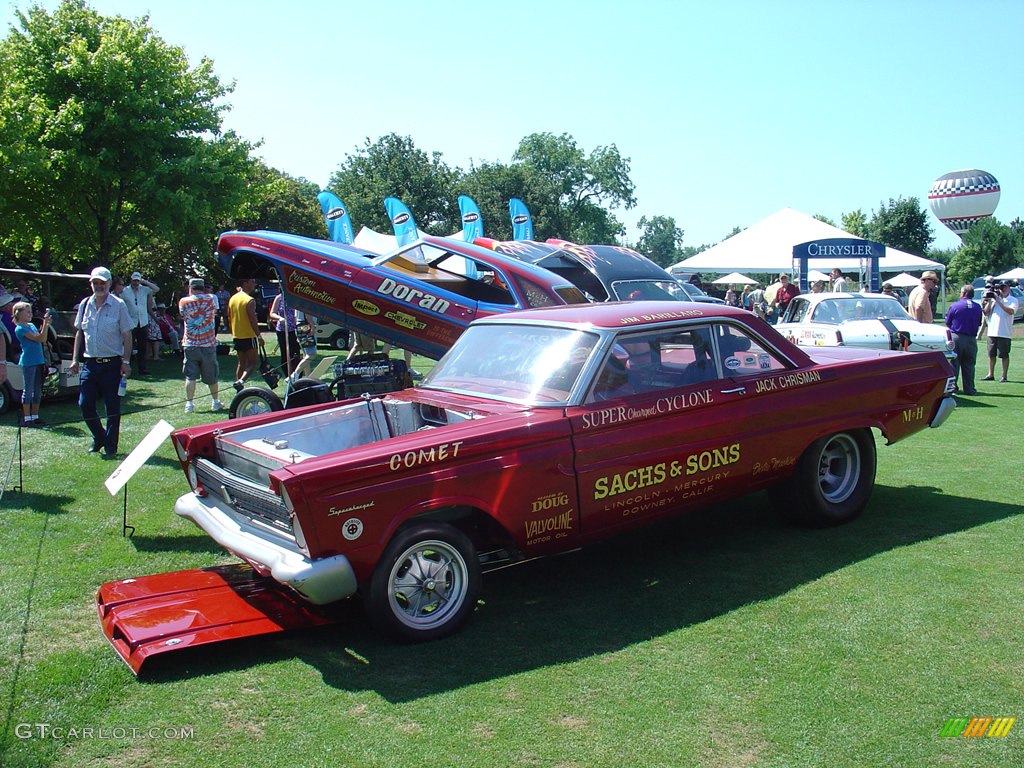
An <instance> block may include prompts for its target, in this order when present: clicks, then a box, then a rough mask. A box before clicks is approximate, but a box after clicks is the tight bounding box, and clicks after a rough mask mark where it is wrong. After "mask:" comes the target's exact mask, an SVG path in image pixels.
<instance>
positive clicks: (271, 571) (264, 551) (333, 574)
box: [174, 493, 357, 605]
mask: <svg viewBox="0 0 1024 768" xmlns="http://www.w3.org/2000/svg"><path fill="white" fill-rule="evenodd" d="M174 512H175V514H177V515H180V516H181V517H184V518H187V519H188V520H191V521H192V522H193V523H195V524H196V525H198V526H199V527H200V528H202V529H203V530H204V531H206V533H207V534H209V536H210V537H211V538H212V539H213V540H214V541H216V542H217V543H218V544H220V545H221V546H222V547H224V549H226V550H228V552H231V553H232V554H235V555H238V556H239V557H240V558H242V559H243V560H245V561H246V562H247V563H249V564H250V565H251V566H252V567H253V568H254V569H255V570H256V572H257V573H259V574H260V575H262V576H270V577H272V578H273V579H274V580H275V581H278V582H280V583H281V584H284V585H285V586H287V587H290V588H291V589H293V590H295V591H296V592H298V593H299V594H300V595H302V596H303V597H304V598H305V599H306V600H308V601H309V602H311V603H314V604H316V605H323V604H325V603H333V602H334V601H336V600H341V599H343V598H346V597H349V596H350V595H352V594H354V593H355V591H356V587H357V584H356V575H355V573H354V572H353V570H352V566H351V565H350V564H349V562H348V558H346V557H345V556H344V555H335V556H334V557H325V558H322V559H319V560H310V559H309V558H308V557H306V556H305V555H304V554H302V552H300V551H299V550H298V549H297V548H294V546H293V547H288V546H285V545H284V543H283V542H282V543H278V542H276V541H272V540H270V539H268V534H267V532H266V531H265V530H263V529H262V528H259V527H256V526H254V525H247V524H246V523H245V522H244V521H239V520H238V519H236V518H235V517H233V516H232V515H231V514H230V513H229V512H228V510H227V509H226V508H225V507H224V506H223V505H222V504H221V503H220V502H218V500H217V499H216V498H215V497H213V496H204V497H200V496H197V495H196V494H194V493H186V494H185V495H184V496H182V497H181V498H179V499H178V501H177V502H176V503H175V505H174Z"/></svg>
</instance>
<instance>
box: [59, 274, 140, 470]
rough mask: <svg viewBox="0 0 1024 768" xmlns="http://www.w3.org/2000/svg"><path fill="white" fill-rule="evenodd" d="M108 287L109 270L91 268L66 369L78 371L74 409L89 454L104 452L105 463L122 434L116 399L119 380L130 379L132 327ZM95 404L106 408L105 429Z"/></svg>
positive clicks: (119, 401) (109, 281) (118, 301)
mask: <svg viewBox="0 0 1024 768" xmlns="http://www.w3.org/2000/svg"><path fill="white" fill-rule="evenodd" d="M110 283H111V276H110V270H109V269H107V268H106V267H96V269H94V270H93V271H92V273H91V274H90V275H89V284H90V285H91V286H92V296H90V297H88V298H86V299H83V300H82V303H81V304H79V305H78V314H77V315H76V317H75V328H76V329H77V331H78V332H77V333H76V334H75V351H74V354H73V356H72V363H71V367H70V368H69V369H68V373H70V374H71V375H72V376H74V375H75V374H77V373H78V372H79V370H81V377H80V379H79V390H78V406H79V408H81V409H82V416H84V417H85V426H87V427H88V428H89V431H90V432H91V433H92V447H91V448H90V449H89V453H99V452H100V451H103V452H104V455H105V456H107V457H112V456H114V455H115V454H116V453H117V441H118V437H119V436H120V430H121V399H120V398H119V397H118V395H117V388H118V385H119V384H120V383H121V377H122V376H131V373H132V367H131V364H130V362H129V354H130V353H131V349H132V321H131V318H130V317H129V316H128V308H127V307H126V306H125V303H124V302H123V301H121V299H119V298H117V296H114V295H113V294H112V293H111V292H110ZM83 353H84V355H83ZM80 360H81V361H82V362H81V363H79V361H80ZM97 398H103V403H104V405H105V406H106V412H107V426H106V428H104V427H103V424H102V423H101V422H100V416H99V413H98V412H97V411H96V400H97Z"/></svg>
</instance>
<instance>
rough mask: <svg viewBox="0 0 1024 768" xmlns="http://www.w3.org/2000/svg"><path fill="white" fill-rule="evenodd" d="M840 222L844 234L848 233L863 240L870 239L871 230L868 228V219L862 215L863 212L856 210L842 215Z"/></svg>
mask: <svg viewBox="0 0 1024 768" xmlns="http://www.w3.org/2000/svg"><path fill="white" fill-rule="evenodd" d="M841 221H842V223H843V225H842V227H841V229H842V230H843V231H844V232H849V233H850V234H851V235H853V236H854V237H859V238H862V239H864V240H870V239H871V230H870V228H869V227H868V217H867V216H865V215H864V211H862V210H861V209H860V208H858V209H857V210H855V211H850V212H849V213H844V214H843V215H842V218H841Z"/></svg>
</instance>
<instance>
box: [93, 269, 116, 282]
mask: <svg viewBox="0 0 1024 768" xmlns="http://www.w3.org/2000/svg"><path fill="white" fill-rule="evenodd" d="M95 278H99V279H100V280H104V281H106V282H108V283H109V282H110V281H111V280H112V279H113V278H112V277H111V276H110V270H109V269H107V268H106V267H96V268H95V269H94V270H93V271H92V272H90V273H89V279H90V280H93V279H95Z"/></svg>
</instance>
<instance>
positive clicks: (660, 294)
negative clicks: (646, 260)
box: [612, 280, 686, 301]
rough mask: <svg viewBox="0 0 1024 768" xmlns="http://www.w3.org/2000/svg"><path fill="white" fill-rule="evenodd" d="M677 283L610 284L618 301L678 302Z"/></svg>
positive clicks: (626, 282) (630, 281)
mask: <svg viewBox="0 0 1024 768" xmlns="http://www.w3.org/2000/svg"><path fill="white" fill-rule="evenodd" d="M678 289H679V283H677V282H676V281H675V280H616V281H615V282H614V283H612V290H613V291H614V292H615V298H617V299H618V300H619V301H648V300H650V301H680V300H683V299H685V298H686V297H684V296H680V295H679V291H678Z"/></svg>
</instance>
